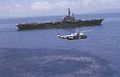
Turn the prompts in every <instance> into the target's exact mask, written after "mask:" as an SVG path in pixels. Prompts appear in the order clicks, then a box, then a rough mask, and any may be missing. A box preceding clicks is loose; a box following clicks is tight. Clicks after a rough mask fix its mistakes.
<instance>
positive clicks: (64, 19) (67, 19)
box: [62, 9, 75, 22]
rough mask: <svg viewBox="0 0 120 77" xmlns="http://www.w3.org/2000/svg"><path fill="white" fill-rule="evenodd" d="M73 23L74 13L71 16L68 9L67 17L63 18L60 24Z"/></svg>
mask: <svg viewBox="0 0 120 77" xmlns="http://www.w3.org/2000/svg"><path fill="white" fill-rule="evenodd" d="M74 21H75V16H74V13H73V14H72V16H71V12H70V9H68V15H67V16H65V17H64V18H63V20H62V22H74Z"/></svg>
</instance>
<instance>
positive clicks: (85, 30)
mask: <svg viewBox="0 0 120 77" xmlns="http://www.w3.org/2000/svg"><path fill="white" fill-rule="evenodd" d="M90 31H92V30H84V31H80V32H82V33H84V32H90Z"/></svg>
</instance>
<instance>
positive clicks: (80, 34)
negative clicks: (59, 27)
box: [57, 30, 90, 40]
mask: <svg viewBox="0 0 120 77" xmlns="http://www.w3.org/2000/svg"><path fill="white" fill-rule="evenodd" d="M88 31H90V30H85V31H81V32H75V33H72V34H69V35H60V34H58V35H57V37H58V38H61V39H67V40H79V39H86V38H87V35H85V34H84V32H88Z"/></svg>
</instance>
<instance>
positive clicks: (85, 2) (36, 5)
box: [31, 0, 120, 13]
mask: <svg viewBox="0 0 120 77" xmlns="http://www.w3.org/2000/svg"><path fill="white" fill-rule="evenodd" d="M119 4H120V1H119V0H76V1H74V0H61V1H56V2H51V1H50V0H48V1H37V2H33V3H32V4H31V9H33V10H39V11H44V10H56V11H58V9H59V10H65V9H67V8H71V9H74V10H79V12H81V13H82V12H91V11H97V10H105V9H112V8H113V9H114V8H119Z"/></svg>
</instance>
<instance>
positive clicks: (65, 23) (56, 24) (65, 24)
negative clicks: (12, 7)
mask: <svg viewBox="0 0 120 77" xmlns="http://www.w3.org/2000/svg"><path fill="white" fill-rule="evenodd" d="M102 21H103V19H91V20H81V19H76V18H75V16H74V13H72V15H71V11H70V9H68V15H66V16H65V17H64V18H63V19H62V20H61V21H49V22H44V23H23V24H17V25H16V26H17V27H18V29H19V30H26V29H47V28H72V27H80V26H94V25H101V23H102Z"/></svg>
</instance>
